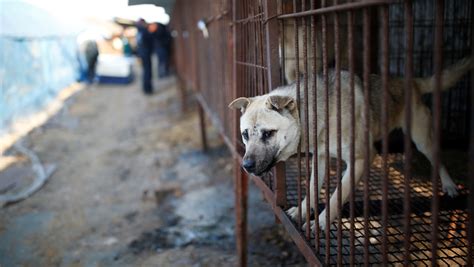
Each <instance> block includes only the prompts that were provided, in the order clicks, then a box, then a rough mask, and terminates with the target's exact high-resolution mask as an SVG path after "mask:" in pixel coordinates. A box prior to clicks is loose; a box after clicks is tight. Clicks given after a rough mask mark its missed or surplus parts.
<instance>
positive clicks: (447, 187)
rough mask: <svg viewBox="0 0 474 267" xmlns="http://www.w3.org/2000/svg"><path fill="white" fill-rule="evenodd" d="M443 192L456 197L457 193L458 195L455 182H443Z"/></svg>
mask: <svg viewBox="0 0 474 267" xmlns="http://www.w3.org/2000/svg"><path fill="white" fill-rule="evenodd" d="M443 192H445V193H446V194H448V196H450V197H456V196H457V195H459V193H458V189H457V187H456V184H455V183H449V184H443Z"/></svg>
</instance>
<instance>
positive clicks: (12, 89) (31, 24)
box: [0, 0, 79, 134]
mask: <svg viewBox="0 0 474 267" xmlns="http://www.w3.org/2000/svg"><path fill="white" fill-rule="evenodd" d="M0 15H1V18H0V134H1V133H2V131H5V130H6V129H7V128H8V125H10V123H11V122H12V121H13V120H15V119H16V118H19V117H22V116H25V115H28V114H31V113H33V112H35V111H37V110H39V109H41V108H43V107H44V106H45V105H46V104H48V102H49V101H51V100H52V99H53V98H54V97H55V96H56V95H57V94H58V92H59V91H60V90H61V89H63V88H65V87H67V86H68V85H70V84H72V83H73V82H75V81H76V80H77V78H78V75H79V61H78V47H77V42H76V36H77V32H75V31H74V30H72V28H70V29H69V30H68V28H67V27H66V26H65V25H67V23H65V22H64V21H61V22H60V21H58V20H57V19H55V18H54V17H53V16H51V15H50V14H49V13H48V12H46V11H44V10H42V9H40V8H38V7H35V6H33V5H31V4H28V3H25V2H21V1H1V0H0Z"/></svg>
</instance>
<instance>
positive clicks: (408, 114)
mask: <svg viewBox="0 0 474 267" xmlns="http://www.w3.org/2000/svg"><path fill="white" fill-rule="evenodd" d="M404 7H405V75H404V76H405V96H404V97H405V125H404V128H405V131H404V132H405V136H404V143H403V149H404V152H405V164H404V174H405V182H404V200H403V220H404V224H403V229H404V233H405V237H404V245H403V247H404V253H403V264H404V265H405V266H407V265H409V264H410V239H411V226H410V223H411V222H410V212H411V209H410V189H411V187H410V181H411V161H412V149H411V123H412V103H411V102H412V97H411V96H412V90H413V88H412V85H413V3H412V0H407V1H405V6H404Z"/></svg>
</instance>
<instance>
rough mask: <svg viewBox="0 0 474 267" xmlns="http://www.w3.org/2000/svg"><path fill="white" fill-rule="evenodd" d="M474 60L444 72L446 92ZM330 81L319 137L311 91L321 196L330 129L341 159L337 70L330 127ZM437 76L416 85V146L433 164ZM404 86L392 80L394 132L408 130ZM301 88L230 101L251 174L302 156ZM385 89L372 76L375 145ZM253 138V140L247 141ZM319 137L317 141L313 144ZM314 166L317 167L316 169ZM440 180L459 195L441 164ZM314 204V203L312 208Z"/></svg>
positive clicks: (346, 124)
mask: <svg viewBox="0 0 474 267" xmlns="http://www.w3.org/2000/svg"><path fill="white" fill-rule="evenodd" d="M473 62H474V60H473V58H469V59H464V60H461V61H460V62H458V63H457V64H455V65H454V66H452V67H450V68H449V69H447V70H445V71H444V72H443V73H442V84H441V88H442V90H447V89H449V88H450V87H452V86H453V85H455V83H456V82H457V81H458V80H459V79H461V77H462V76H463V75H464V74H465V73H466V72H467V71H469V70H470V69H472V68H473V65H474V63H473ZM349 78H350V74H349V72H347V71H341V72H340V80H341V90H340V92H341V114H342V116H341V129H342V135H341V143H342V145H341V150H342V160H344V161H345V162H346V166H347V168H346V170H345V173H344V174H343V177H342V181H341V185H342V192H341V193H342V194H341V195H342V201H343V203H344V202H345V201H346V199H347V197H348V194H349V191H350V190H349V189H350V183H349V182H350V181H349V173H350V171H349V168H350V167H351V166H350V164H349V159H350V158H349V156H350V145H351V141H350V129H351V126H350V125H351V116H348V115H347V114H351V113H352V111H351V110H350V106H351V104H350V95H349V94H350V86H349ZM323 81H324V79H323V76H322V75H319V76H318V77H317V79H316V85H317V98H316V101H317V115H318V116H317V118H316V120H315V121H316V122H317V123H316V126H317V127H316V129H317V132H316V133H314V132H313V131H312V129H313V117H314V116H313V108H312V106H311V104H312V103H313V99H314V92H313V90H309V91H310V93H309V99H308V103H309V104H310V107H309V114H308V116H309V123H310V126H309V129H310V133H309V139H310V140H309V143H310V146H309V147H310V148H312V147H313V144H314V142H315V141H317V142H318V151H311V149H310V151H311V152H312V153H313V155H314V156H313V160H315V159H317V160H318V174H317V175H318V185H317V186H318V188H317V190H316V193H317V195H316V197H319V192H320V190H321V186H322V184H323V181H324V180H325V167H326V164H328V163H327V162H326V155H325V143H326V142H328V141H327V140H326V139H325V138H326V131H328V130H329V136H330V138H329V150H330V154H331V156H332V157H335V155H336V150H337V141H336V138H333V136H336V129H337V128H336V127H337V126H336V121H337V109H336V89H335V83H336V72H335V71H330V72H329V79H328V87H329V91H328V93H329V125H326V123H325V115H326V114H325V108H324V107H325V101H326V99H325V90H324V82H323ZM313 82H314V80H312V79H310V81H309V88H313ZM434 83H435V81H434V77H430V78H424V79H423V78H417V79H414V80H413V85H412V88H413V89H412V95H411V99H412V126H411V131H412V139H413V141H414V142H415V144H416V146H417V148H418V150H419V151H421V152H422V153H423V154H424V155H425V156H426V157H427V158H428V159H429V160H430V162H431V163H433V151H432V131H431V113H430V110H429V109H428V107H426V106H425V105H424V104H423V103H422V101H421V96H422V95H423V94H426V93H431V92H432V90H433V87H434ZM404 86H405V82H404V80H403V79H401V78H390V79H389V81H388V102H389V103H388V110H387V112H388V124H389V126H388V130H389V131H391V130H393V129H395V128H402V129H404V126H405V102H404V99H405V98H404ZM354 89H355V114H354V115H355V119H356V123H355V129H354V131H355V144H354V146H355V151H354V154H355V164H354V168H355V169H354V173H355V182H356V184H357V183H358V181H359V180H360V177H361V175H362V173H363V170H364V166H365V164H364V155H365V147H364V140H365V134H364V130H365V126H364V125H365V123H364V122H365V120H366V119H367V118H366V117H365V113H364V106H365V105H366V103H365V101H364V97H363V87H362V82H361V80H360V79H359V78H358V77H357V76H355V87H354ZM300 91H301V93H300V97H301V99H303V90H302V89H301V90H300ZM296 92H297V90H296V85H295V84H291V85H288V86H283V87H280V88H277V89H275V90H273V91H272V92H270V93H268V94H266V95H261V96H256V97H252V98H245V97H241V98H238V99H236V100H234V101H233V102H232V103H230V105H229V107H231V108H237V109H240V110H241V111H242V116H241V118H240V129H241V132H242V134H243V138H242V139H243V142H244V144H245V146H246V151H245V155H244V162H245V161H249V160H250V161H253V162H255V166H254V168H252V169H250V170H249V169H247V171H248V172H250V173H253V174H255V175H261V174H263V173H265V172H267V171H268V170H270V168H271V167H273V166H274V165H275V164H276V163H277V162H279V161H285V160H287V159H288V158H289V157H290V156H292V155H294V154H295V153H296V152H297V148H298V143H299V141H300V138H301V131H302V129H301V127H300V119H301V121H304V118H300V115H301V116H304V113H303V112H302V110H301V107H299V108H298V107H297V103H296ZM382 93H383V90H382V86H381V77H380V76H378V75H371V77H370V100H369V103H367V104H368V105H369V109H370V112H369V119H370V122H369V125H370V131H369V136H370V137H369V138H370V139H369V142H370V143H371V144H372V143H373V142H375V141H377V140H379V139H381V138H382V136H381V132H380V128H381V121H380V118H381V110H382V108H383V107H382V102H381V96H382ZM247 137H248V138H247ZM314 137H316V140H313V139H314ZM374 154H375V149H374V148H373V146H371V153H370V155H369V156H370V160H371V161H372V159H373V156H374ZM313 166H314V165H313ZM439 172H440V177H441V182H442V188H443V191H444V192H446V193H447V194H448V195H450V196H455V195H457V190H456V185H455V184H454V182H453V181H452V179H451V177H450V176H449V174H448V172H447V171H446V168H445V167H444V166H443V165H442V164H441V166H440V170H439ZM313 179H314V170H313V172H312V174H311V182H310V194H311V196H312V197H314V196H315V190H314V183H313ZM337 190H341V189H339V188H336V190H335V191H334V192H333V193H332V195H331V199H330V209H331V210H332V211H335V210H336V207H337V206H338V205H337V204H338V203H337ZM305 202H306V199H305V200H303V202H302V203H301V206H302V207H305V205H306V204H305ZM313 205H314V203H313V201H311V207H312V208H313V209H314V207H313ZM297 210H298V209H297V208H296V207H293V208H291V209H290V210H289V211H288V213H289V215H290V216H291V217H292V218H293V219H295V218H296V217H297V216H298V211H297ZM305 213H306V209H305V208H303V209H302V216H303V217H304V216H306V214H305ZM336 214H337V213H336V212H331V213H330V221H333V220H334V219H335V217H336ZM325 217H326V209H325V210H323V211H322V213H321V214H319V225H320V227H321V229H325V228H326V220H325Z"/></svg>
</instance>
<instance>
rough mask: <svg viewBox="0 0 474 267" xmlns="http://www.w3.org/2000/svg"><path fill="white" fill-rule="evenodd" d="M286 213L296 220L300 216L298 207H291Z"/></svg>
mask: <svg viewBox="0 0 474 267" xmlns="http://www.w3.org/2000/svg"><path fill="white" fill-rule="evenodd" d="M286 214H288V216H290V218H291V219H292V220H294V221H296V218H297V217H298V207H292V208H290V209H289V210H287V211H286Z"/></svg>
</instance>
